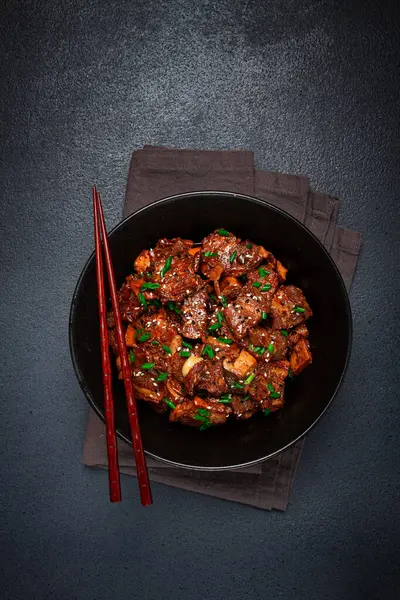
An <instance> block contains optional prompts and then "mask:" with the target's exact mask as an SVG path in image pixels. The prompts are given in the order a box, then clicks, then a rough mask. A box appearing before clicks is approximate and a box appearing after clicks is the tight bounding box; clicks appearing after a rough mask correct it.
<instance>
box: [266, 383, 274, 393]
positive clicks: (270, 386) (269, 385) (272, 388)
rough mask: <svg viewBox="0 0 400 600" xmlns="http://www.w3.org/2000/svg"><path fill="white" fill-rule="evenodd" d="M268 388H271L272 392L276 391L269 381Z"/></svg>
mask: <svg viewBox="0 0 400 600" xmlns="http://www.w3.org/2000/svg"><path fill="white" fill-rule="evenodd" d="M267 388H268V389H269V391H270V392H274V391H275V388H274V386H273V385H272V383H267Z"/></svg>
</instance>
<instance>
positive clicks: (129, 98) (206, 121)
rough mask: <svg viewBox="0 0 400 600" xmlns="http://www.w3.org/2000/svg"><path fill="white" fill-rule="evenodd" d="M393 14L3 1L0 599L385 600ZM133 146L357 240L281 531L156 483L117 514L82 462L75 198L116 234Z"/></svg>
mask: <svg viewBox="0 0 400 600" xmlns="http://www.w3.org/2000/svg"><path fill="white" fill-rule="evenodd" d="M397 4H398V3H397V2H392V3H385V2H369V1H366V0H363V1H361V0H359V1H352V2H348V1H347V2H338V1H337V2H331V1H330V0H320V1H317V0H315V1H313V0H286V2H285V1H283V0H282V1H278V0H271V1H269V2H262V1H257V0H247V1H243V2H241V1H239V0H237V1H234V0H219V1H218V0H215V1H212V0H208V1H207V0H197V1H196V0H190V1H189V0H170V1H167V0H164V1H160V0H157V1H156V0H137V1H134V0H114V1H110V2H95V1H94V0H87V1H83V0H80V1H79V0H64V1H63V2H57V1H54V0H42V1H41V2H35V1H33V0H32V1H25V2H21V1H16V0H5V1H4V0H3V2H1V7H0V21H1V23H0V40H1V41H0V44H1V49H0V72H1V94H0V107H1V164H0V175H1V177H0V181H1V186H0V197H1V221H0V227H1V242H0V243H1V261H0V269H1V294H0V302H1V310H0V320H1V346H2V351H1V364H0V369H1V390H2V394H1V415H2V416H1V442H0V445H1V466H0V468H1V475H2V485H1V492H0V493H1V513H0V519H1V521H0V535H1V554H2V559H1V566H2V573H1V577H0V596H1V597H2V598H6V599H10V600H11V599H12V600H18V599H22V598H23V599H28V600H30V599H33V600H36V599H40V600H42V599H43V600H44V599H47V598H49V599H51V600H53V599H56V600H64V599H65V600H71V599H79V600H81V599H82V600H103V599H104V600H108V599H109V598H113V599H119V598H121V599H125V598H126V599H131V598H145V599H146V600H147V599H149V600H152V599H155V600H163V599H165V598H168V597H171V598H172V597H173V598H183V597H185V598H188V599H203V598H218V599H223V598H235V599H242V598H246V599H248V598H250V599H258V598H259V599H265V598H277V597H278V598H283V599H286V598H287V599H289V598H290V599H292V598H296V599H297V598H298V599H304V598H306V599H308V600H309V599H314V598H315V599H318V600H320V599H321V598H324V600H336V599H338V598H340V599H344V598H345V599H347V598H349V599H352V600H354V599H356V600H358V599H360V600H361V599H362V600H364V599H370V598H371V599H379V600H383V599H392V598H393V599H394V598H396V597H399V596H398V595H397V593H396V582H397V583H398V582H399V571H398V563H399V559H400V555H399V539H400V536H399V533H400V532H399V526H398V523H399V519H398V517H399V511H398V508H399V506H398V495H399V494H398V492H399V488H398V482H399V460H400V456H399V446H398V424H399V418H398V414H399V366H398V365H399V358H398V349H399V346H398V339H399V328H398V325H397V323H398V321H399V306H398V302H397V298H396V291H397V292H398V291H399V289H398V268H397V269H396V268H395V262H396V258H397V260H398V259H399V245H398V239H399V221H398V219H399V208H398V206H399V205H398V202H399V196H400V189H399V172H398V171H399V169H398V165H399V158H400V155H399V140H400V135H399V133H400V132H399V126H398V117H399V101H398V98H399V96H398V92H399V82H398V47H399V46H398V39H397V34H396V31H397V28H398V24H399V19H398V9H397V8H395V7H396V5H397ZM144 144H156V145H166V146H175V147H190V148H197V147H200V148H248V149H252V150H254V153H255V160H256V164H257V166H258V167H260V168H266V169H272V170H283V171H291V172H294V173H304V174H308V175H309V176H310V179H311V181H312V184H313V185H314V186H315V187H316V188H317V189H320V190H322V191H327V192H330V193H331V194H334V195H337V196H339V197H340V198H341V200H342V207H341V212H340V223H341V224H343V225H345V226H348V227H350V228H353V229H356V230H359V231H361V232H362V234H363V249H362V255H361V259H360V263H359V266H358V269H357V273H356V276H355V280H354V285H353V288H352V291H351V301H352V306H353V316H354V327H355V334H354V345H353V353H352V358H351V363H350V367H349V369H348V372H347V376H346V380H345V384H344V385H343V387H342V389H341V392H340V394H339V396H338V398H337V400H336V401H335V402H334V404H333V406H332V408H331V409H330V410H329V412H328V414H327V415H326V416H325V417H324V419H323V420H322V422H321V423H320V424H319V425H318V427H317V428H316V429H315V430H314V431H313V432H312V433H311V434H310V435H309V437H308V438H307V443H306V447H305V451H304V455H303V457H302V460H301V465H300V469H299V472H298V475H297V477H296V480H295V484H294V488H293V493H292V501H291V504H290V506H289V509H288V511H287V512H286V513H276V512H275V513H268V512H263V511H259V510H253V509H251V508H248V507H245V506H240V505H236V504H231V503H227V502H222V501H218V500H215V499H211V498H208V497H203V496H198V495H195V494H190V493H186V492H183V491H180V490H176V489H171V488H167V487H163V486H161V485H154V498H155V504H154V506H153V507H152V508H150V509H146V510H143V509H141V507H140V505H139V503H138V499H137V489H136V480H135V479H128V478H124V479H123V492H124V496H125V501H124V502H123V504H121V505H110V504H109V503H108V491H107V477H106V474H105V473H104V472H103V471H92V470H89V469H87V468H85V467H83V466H82V465H81V462H80V458H81V449H82V441H83V435H84V429H85V421H86V413H87V406H86V402H85V399H84V397H83V395H82V393H81V391H80V389H79V386H78V383H77V381H76V379H75V376H74V372H73V369H72V366H71V362H70V357H69V349H68V328H67V321H68V312H69V303H70V299H71V294H72V291H73V288H74V285H75V282H76V279H77V277H78V274H79V272H80V269H81V267H82V266H83V264H84V262H85V260H86V258H87V256H88V254H89V252H90V251H91V249H92V214H91V205H90V192H89V190H90V185H91V184H92V182H94V181H96V182H97V183H98V185H99V187H100V189H101V190H102V195H103V199H104V204H105V210H106V216H107V221H108V224H109V225H112V224H116V223H117V222H118V220H119V219H120V218H121V211H122V200H123V195H124V188H125V183H126V176H127V168H128V163H129V159H130V154H131V152H132V150H134V149H136V148H139V147H141V146H142V145H144ZM396 304H397V306H396ZM396 308H397V321H396V320H395V311H396ZM396 347H397V352H396ZM1 588H2V590H1ZM397 592H398V590H397Z"/></svg>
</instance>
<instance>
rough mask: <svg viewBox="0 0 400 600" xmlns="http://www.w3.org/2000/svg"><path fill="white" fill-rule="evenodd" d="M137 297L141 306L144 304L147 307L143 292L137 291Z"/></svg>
mask: <svg viewBox="0 0 400 600" xmlns="http://www.w3.org/2000/svg"><path fill="white" fill-rule="evenodd" d="M138 298H139V302H140V304H141V305H142V306H144V307H145V308H147V301H146V298H145V297H144V296H143V294H141V293H140V292H139V293H138Z"/></svg>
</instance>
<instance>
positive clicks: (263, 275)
mask: <svg viewBox="0 0 400 600" xmlns="http://www.w3.org/2000/svg"><path fill="white" fill-rule="evenodd" d="M258 273H259V275H260V277H262V278H263V279H265V278H266V276H267V275H269V274H270V271H267V269H264V268H263V267H260V268H259V269H258Z"/></svg>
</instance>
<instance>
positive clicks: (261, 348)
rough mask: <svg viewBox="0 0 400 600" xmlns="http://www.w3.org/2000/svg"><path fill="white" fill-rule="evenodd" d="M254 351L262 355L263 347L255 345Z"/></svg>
mask: <svg viewBox="0 0 400 600" xmlns="http://www.w3.org/2000/svg"><path fill="white" fill-rule="evenodd" d="M254 352H255V353H256V354H259V355H260V356H262V355H263V354H264V352H265V348H263V346H255V348H254Z"/></svg>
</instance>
